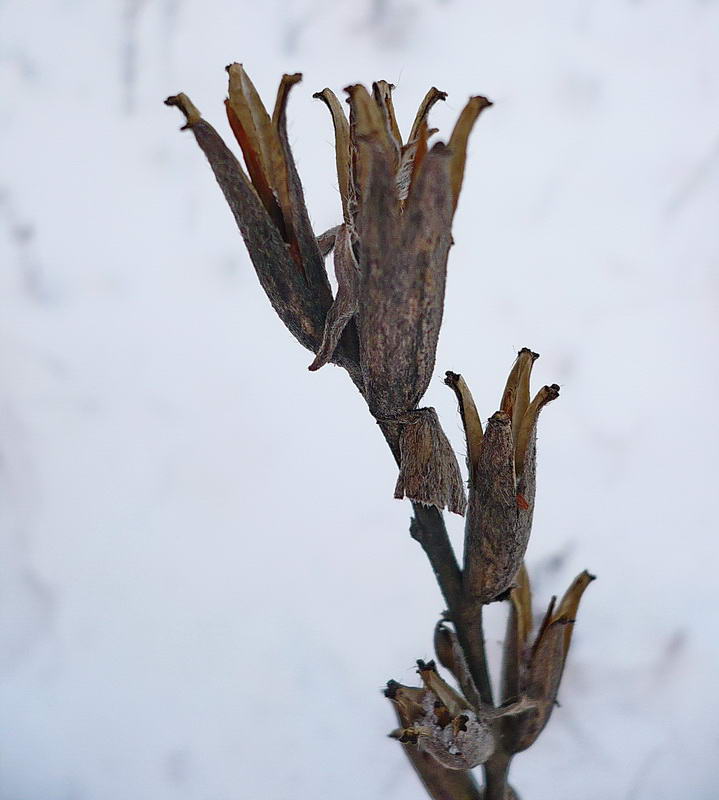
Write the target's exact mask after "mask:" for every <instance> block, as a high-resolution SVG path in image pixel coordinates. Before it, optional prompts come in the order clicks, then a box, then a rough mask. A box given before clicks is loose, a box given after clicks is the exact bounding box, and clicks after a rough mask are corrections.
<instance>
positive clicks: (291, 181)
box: [272, 73, 359, 364]
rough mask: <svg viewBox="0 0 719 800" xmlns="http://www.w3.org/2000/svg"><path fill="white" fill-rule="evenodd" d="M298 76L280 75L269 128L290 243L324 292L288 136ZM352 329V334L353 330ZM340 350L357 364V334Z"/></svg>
mask: <svg viewBox="0 0 719 800" xmlns="http://www.w3.org/2000/svg"><path fill="white" fill-rule="evenodd" d="M301 80H302V75H301V74H300V73H295V74H294V75H283V76H282V80H281V81H280V86H279V88H278V90H277V100H276V102H275V108H274V111H273V112H272V128H273V130H274V134H275V137H276V139H277V142H278V144H279V150H280V152H281V155H282V161H283V163H284V164H285V166H286V171H285V175H286V185H287V200H286V203H287V205H286V206H283V209H282V210H283V215H284V217H285V219H286V220H289V229H288V232H289V233H290V234H291V235H292V237H293V240H292V241H291V242H290V246H291V248H293V249H294V248H296V249H297V251H298V252H299V254H300V257H301V262H302V268H303V270H304V273H305V278H306V279H307V282H308V283H309V285H310V286H311V287H316V288H317V289H318V290H319V291H321V292H322V293H323V294H324V293H325V292H327V291H331V290H330V287H329V281H328V280H327V273H326V271H325V265H324V258H323V256H322V254H321V253H320V249H319V247H318V243H317V239H316V238H315V234H314V231H313V230H312V224H311V223H310V218H309V214H308V213H307V205H306V203H305V196H304V192H303V190H302V182H301V181H300V176H299V175H298V174H297V167H296V166H295V159H294V156H293V155H292V148H291V147H290V143H289V141H288V138H287V114H286V110H287V99H288V97H289V93H290V89H291V88H292V87H293V86H295V85H296V84H297V83H299V82H300V81H301ZM348 333H349V332H348ZM352 333H353V334H354V331H352ZM343 351H344V355H345V356H346V357H347V358H348V359H350V360H353V361H355V362H357V364H359V342H358V340H357V336H356V334H354V337H353V338H352V337H349V336H345V338H344V340H343Z"/></svg>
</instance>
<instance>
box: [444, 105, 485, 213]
mask: <svg viewBox="0 0 719 800" xmlns="http://www.w3.org/2000/svg"><path fill="white" fill-rule="evenodd" d="M491 105H492V103H491V102H490V101H489V100H487V98H486V97H472V98H470V99H469V101H468V102H467V105H466V106H465V107H464V108H463V109H462V113H461V114H460V115H459V119H458V120H457V123H456V125H455V126H454V130H453V131H452V136H451V137H450V140H449V149H450V150H451V151H452V199H453V208H457V201H458V200H459V193H460V191H461V190H462V181H463V180H464V165H465V162H466V160H467V141H468V140H469V134H470V133H471V132H472V128H473V127H474V123H475V122H476V121H477V117H478V116H479V115H480V114H481V113H482V111H483V110H484V109H485V108H489V106H491Z"/></svg>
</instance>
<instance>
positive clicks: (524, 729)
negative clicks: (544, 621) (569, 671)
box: [513, 617, 568, 753]
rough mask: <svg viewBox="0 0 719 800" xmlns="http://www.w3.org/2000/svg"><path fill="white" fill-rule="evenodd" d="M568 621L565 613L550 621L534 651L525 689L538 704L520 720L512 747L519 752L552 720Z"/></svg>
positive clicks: (529, 696) (531, 742) (532, 741)
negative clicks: (563, 615)
mask: <svg viewBox="0 0 719 800" xmlns="http://www.w3.org/2000/svg"><path fill="white" fill-rule="evenodd" d="M567 622H568V620H566V619H565V618H564V617H562V618H560V619H557V620H554V621H553V622H551V623H550V624H549V625H548V626H547V628H546V629H545V630H544V632H543V634H542V636H541V639H540V640H539V642H538V643H537V646H536V649H535V651H534V653H533V654H532V660H531V663H530V665H529V677H528V681H527V686H526V688H525V693H526V696H527V697H528V698H530V699H532V700H535V701H536V702H537V707H536V709H535V710H534V711H530V712H528V713H527V714H526V715H525V716H524V717H523V718H521V719H520V721H519V725H518V735H517V740H516V742H515V744H514V747H513V750H514V752H516V753H518V752H520V751H521V750H526V749H527V747H529V746H530V745H531V744H533V743H534V741H535V740H536V738H537V736H539V734H540V733H541V732H542V730H543V728H544V726H545V725H546V724H547V722H549V717H550V716H551V714H552V710H553V709H554V703H555V700H556V699H557V691H558V689H559V682H560V680H561V677H562V668H563V664H564V657H563V642H564V627H565V625H566V624H567Z"/></svg>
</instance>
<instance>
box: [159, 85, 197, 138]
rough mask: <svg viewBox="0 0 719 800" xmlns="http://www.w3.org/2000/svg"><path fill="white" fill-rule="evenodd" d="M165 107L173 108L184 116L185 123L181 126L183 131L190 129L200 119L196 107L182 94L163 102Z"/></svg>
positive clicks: (172, 96)
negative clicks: (177, 109)
mask: <svg viewBox="0 0 719 800" xmlns="http://www.w3.org/2000/svg"><path fill="white" fill-rule="evenodd" d="M165 105H166V106H175V107H176V108H179V109H180V111H182V113H183V114H184V115H185V119H186V123H185V125H183V126H182V130H183V131H184V130H187V128H191V127H192V126H193V125H195V124H196V123H198V122H199V121H200V120H201V119H202V115H201V114H200V112H199V110H198V109H197V106H196V105H195V104H194V103H193V102H192V100H190V98H189V97H188V96H187V95H186V94H185V93H184V92H180V93H179V94H175V95H171V96H170V97H168V98H167V99H166V100H165Z"/></svg>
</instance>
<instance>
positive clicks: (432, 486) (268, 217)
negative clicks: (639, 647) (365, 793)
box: [165, 64, 593, 800]
mask: <svg viewBox="0 0 719 800" xmlns="http://www.w3.org/2000/svg"><path fill="white" fill-rule="evenodd" d="M227 72H228V74H229V92H228V98H227V99H226V100H225V107H226V112H227V118H228V122H229V125H230V128H231V130H232V132H233V134H234V135H235V137H236V139H237V141H238V143H239V146H240V148H241V150H242V154H243V157H244V163H245V166H244V168H243V166H242V165H241V164H240V162H239V161H238V159H237V158H236V157H235V156H234V154H233V153H232V151H231V150H230V149H229V148H228V147H227V145H226V144H225V143H224V141H223V140H222V138H221V137H220V135H219V134H218V133H217V131H216V130H215V129H214V128H213V127H212V126H211V125H209V124H208V123H207V122H206V121H205V120H204V119H203V118H202V116H201V115H200V113H199V111H198V110H197V108H195V106H194V105H193V104H192V102H191V101H190V99H189V98H188V97H187V96H186V95H184V94H179V95H176V96H174V97H169V98H168V99H167V100H166V101H165V102H166V103H167V104H168V105H173V106H177V107H178V108H179V109H180V110H181V111H182V112H183V114H184V115H185V118H186V124H185V126H184V127H185V128H187V129H189V130H190V131H191V132H192V133H193V134H194V136H195V139H196V140H197V143H198V144H199V146H200V148H201V149H202V150H203V152H204V153H205V155H206V156H207V160H208V161H209V163H210V166H211V167H212V170H213V172H214V174H215V177H216V179H217V182H218V183H219V185H220V188H221V189H222V191H223V193H224V195H225V198H226V200H227V203H228V205H229V207H230V209H231V211H232V213H233V215H234V217H235V221H236V222H237V225H238V227H239V229H240V232H241V234H242V236H243V238H244V240H245V244H246V245H247V249H248V251H249V254H250V258H251V260H252V263H253V265H254V267H255V270H256V272H257V276H258V278H259V280H260V283H261V284H262V287H263V288H264V290H265V292H266V293H267V296H268V298H269V300H270V302H271V303H272V306H273V307H274V309H275V311H276V312H277V314H278V315H279V317H280V319H281V320H282V321H283V322H284V323H285V325H286V326H287V328H288V329H289V330H290V332H291V333H292V334H293V335H294V336H295V338H296V339H297V340H298V341H299V342H300V344H302V345H304V346H305V347H306V348H308V349H309V350H311V351H312V353H313V354H314V358H313V360H312V363H311V364H310V365H309V368H310V369H311V370H317V369H320V368H321V367H322V366H324V365H325V364H327V363H333V364H336V365H338V366H340V367H343V368H344V369H345V370H346V371H347V372H348V374H349V376H350V378H351V379H352V381H353V382H354V384H355V386H356V387H357V388H358V389H359V391H360V392H361V394H362V396H363V397H364V398H365V400H366V401H367V406H368V408H369V411H370V414H371V415H372V416H373V417H374V418H375V420H376V421H377V423H378V425H379V427H380V429H381V431H382V433H383V435H384V437H385V439H386V440H387V443H388V445H389V447H390V450H391V451H392V455H393V456H394V458H395V460H396V462H397V465H398V468H399V474H398V478H397V483H396V486H395V488H394V496H395V497H397V498H403V497H406V498H408V499H409V500H410V501H411V502H412V506H413V511H414V515H413V518H412V521H411V525H410V532H411V535H412V536H413V538H414V539H416V540H417V541H418V542H419V543H420V545H421V546H422V547H423V549H424V550H425V552H426V554H427V557H428V558H429V561H430V564H431V566H432V569H433V571H434V574H435V577H436V579H437V582H438V584H439V588H440V590H441V592H442V595H443V597H444V600H445V603H446V606H447V610H446V611H445V613H444V614H443V616H442V619H441V620H440V621H439V622H438V623H437V624H436V626H435V630H434V648H435V651H436V653H437V660H438V661H439V663H440V665H441V666H442V667H444V668H445V669H446V670H447V672H448V673H449V674H450V675H451V676H452V678H453V679H454V681H455V682H456V687H455V686H452V685H450V683H448V682H447V681H446V680H445V679H444V678H442V677H441V675H440V673H439V671H438V668H437V665H436V664H435V662H433V661H431V662H429V663H425V662H423V661H418V662H417V665H418V673H419V676H420V679H421V686H418V687H411V686H402V685H401V684H399V683H397V682H396V681H389V683H388V684H387V688H386V690H385V695H386V697H387V698H389V700H390V701H391V702H392V704H393V705H394V709H395V711H396V716H397V720H398V723H399V727H397V729H396V730H394V731H393V732H392V734H391V736H393V737H394V738H396V739H398V740H399V742H401V743H402V746H403V747H404V749H405V752H406V754H407V756H408V758H409V760H410V761H411V763H412V765H413V766H414V768H415V770H416V771H417V774H418V775H419V778H420V779H421V781H422V783H423V784H424V786H425V788H426V790H427V792H428V794H429V795H430V796H431V797H432V798H435V800H478V798H484V800H508V798H514V797H516V796H517V795H516V793H515V792H514V790H513V789H512V788H511V787H510V786H509V783H508V778H507V776H508V771H509V766H510V762H511V760H512V758H513V756H514V755H515V754H516V753H519V752H521V751H522V750H525V749H526V748H528V747H529V746H530V745H531V744H532V743H533V742H534V741H535V740H536V738H537V737H538V736H539V734H540V733H541V731H542V729H543V728H544V726H545V725H546V724H547V722H548V720H549V717H550V715H551V713H552V709H553V708H554V706H555V704H556V697H557V691H558V689H559V682H560V680H561V677H562V672H563V670H564V666H565V663H566V659H567V651H568V649H569V645H570V642H571V637H572V630H573V627H574V624H575V618H576V614H577V609H578V606H579V602H580V599H581V597H582V594H583V592H584V590H585V589H586V587H587V586H588V584H589V583H590V582H591V580H592V579H593V576H592V575H590V574H589V573H588V572H583V573H581V574H580V575H579V576H578V577H577V578H576V579H575V580H574V582H573V583H572V585H571V586H570V587H569V589H568V590H567V592H566V593H565V595H564V596H563V598H562V599H561V600H560V601H559V603H557V602H556V599H555V598H553V599H552V601H551V603H550V605H549V608H548V609H547V611H546V613H545V614H544V617H543V620H542V622H541V624H540V625H539V626H538V629H537V630H536V632H534V634H533V631H532V629H533V620H534V616H533V611H532V595H531V590H530V584H529V575H528V574H527V570H526V568H525V566H524V555H525V552H526V549H527V544H528V542H529V536H530V532H531V527H532V516H533V511H534V503H535V483H536V430H537V422H538V418H539V413H540V411H541V410H542V409H543V408H544V406H545V405H547V404H548V403H549V402H551V401H552V400H554V399H556V398H557V396H558V395H559V387H558V386H556V385H551V386H544V387H543V388H541V389H540V390H539V391H538V392H537V394H536V395H535V396H534V398H533V399H532V397H531V394H530V375H531V372H532V366H533V364H534V362H535V361H536V359H537V358H538V356H537V354H536V353H533V352H532V351H531V350H529V349H527V348H524V349H522V350H520V351H519V354H518V356H517V359H516V361H515V363H514V365H513V366H512V369H511V371H510V373H509V377H508V378H507V382H506V386H505V389H504V392H503V393H502V394H501V400H500V403H499V409H498V410H497V411H496V413H494V414H493V415H492V416H491V417H490V418H489V420H488V421H487V423H486V426H485V427H484V428H483V426H482V423H481V421H480V416H479V413H478V411H477V407H476V405H475V402H474V400H473V398H472V395H471V393H470V390H469V388H468V386H467V383H466V382H465V380H464V379H463V378H462V376H461V375H459V374H457V373H454V372H447V373H446V379H445V383H446V384H447V385H448V386H449V387H450V388H451V389H452V390H453V391H454V392H455V394H456V396H457V401H458V404H459V412H460V415H461V419H462V424H463V426H464V431H465V435H466V445H467V473H468V476H467V483H466V485H467V491H465V482H464V480H463V478H462V472H461V470H460V467H459V464H458V463H457V459H456V457H455V454H454V451H453V449H452V447H451V446H450V443H449V441H448V439H447V437H446V435H445V433H444V431H443V430H442V427H441V425H440V421H439V418H438V416H437V413H436V412H435V410H434V409H433V408H419V407H418V406H419V403H420V401H421V400H422V397H423V395H424V393H425V391H426V390H427V387H428V385H429V382H430V379H431V378H432V374H433V371H434V367H435V351H436V347H437V340H438V337H439V331H440V326H441V322H442V314H443V310H444V289H445V278H446V270H447V256H448V253H449V249H450V245H451V243H452V234H451V227H452V219H453V217H454V213H455V210H456V208H457V201H458V199H459V195H460V190H461V188H462V182H463V177H464V165H465V156H466V151H467V141H468V137H469V135H470V133H471V131H472V128H473V127H474V124H475V122H476V121H477V118H478V117H479V115H480V114H481V113H482V111H483V110H484V109H486V108H487V107H489V106H490V105H491V103H490V102H489V101H488V100H487V99H486V98H484V97H479V96H478V97H472V98H470V100H469V101H468V102H467V104H466V105H465V107H464V109H463V110H462V112H461V114H460V116H459V119H458V120H457V123H456V125H455V127H454V130H453V131H452V133H451V135H450V137H449V140H448V141H447V142H446V143H442V142H437V143H435V144H433V145H431V146H430V138H431V137H432V136H433V135H434V134H435V133H436V132H437V131H436V130H435V129H432V128H430V127H429V121H428V119H429V113H430V111H431V109H432V106H433V105H434V104H435V103H437V102H438V101H440V100H444V99H445V97H446V95H445V93H444V92H440V91H439V90H437V89H435V88H432V89H430V90H429V92H427V95H426V96H425V98H424V100H423V101H422V103H421V104H420V107H419V110H418V111H417V115H416V117H415V119H414V122H413V124H412V127H411V130H410V133H409V135H408V136H407V138H406V140H405V139H403V137H402V135H401V133H400V129H399V126H398V123H397V120H396V118H395V113H394V108H393V105H392V90H393V88H394V87H393V86H391V85H390V84H388V83H387V82H385V81H378V82H376V83H374V84H372V90H371V92H370V91H369V90H367V89H366V88H365V87H364V86H362V85H353V86H349V87H347V89H346V90H345V91H346V93H347V96H348V97H347V101H348V104H349V117H348V116H346V115H345V112H344V110H343V107H342V104H341V103H340V101H339V100H338V98H337V96H336V95H335V94H334V93H333V92H332V91H331V90H330V89H323V90H322V91H321V92H318V93H316V94H315V95H314V96H315V97H316V98H318V99H320V100H321V101H323V102H324V103H325V105H326V106H327V108H328V109H329V112H330V114H331V118H332V123H333V126H334V132H335V152H336V164H337V179H338V184H339V190H340V197H341V201H342V209H341V212H342V219H341V222H339V224H338V225H336V226H335V227H334V228H332V229H330V230H328V231H326V232H324V233H321V234H319V235H317V234H316V233H315V231H313V229H312V226H311V224H310V219H309V215H308V213H307V209H306V206H305V202H304V195H303V191H302V184H301V182H300V179H299V175H298V174H297V170H296V169H295V163H294V159H293V156H292V151H291V149H290V146H289V143H288V140H287V130H286V106H287V100H288V96H289V92H290V89H291V88H292V87H293V86H294V85H295V84H296V83H298V82H299V81H300V79H301V75H299V74H295V75H285V76H283V78H282V80H281V82H280V87H279V90H278V93H277V99H276V102H275V106H274V110H273V111H272V114H270V113H269V112H268V111H267V110H266V108H265V106H264V105H263V103H262V101H261V99H260V97H259V95H258V93H257V91H256V89H255V87H254V86H253V84H252V82H251V81H250V79H249V77H248V76H247V73H246V72H245V70H244V69H243V67H242V65H241V64H232V65H230V66H229V67H227ZM330 253H332V254H333V260H334V271H335V276H336V280H337V291H336V292H335V293H334V296H333V292H332V290H331V287H330V282H329V280H328V278H327V273H326V271H325V264H324V261H325V257H327V256H328V255H329V254H330ZM445 509H446V510H448V511H450V512H453V513H455V514H460V515H463V516H465V521H466V524H465V544H464V562H463V566H462V567H461V568H460V566H459V564H458V562H457V558H456V556H455V554H454V552H453V550H452V546H451V544H450V541H449V537H448V535H447V530H446V527H445V524H444V520H443V517H442V512H443V510H445ZM495 601H504V602H506V603H507V604H508V605H509V617H508V623H507V631H506V636H505V641H504V658H503V663H502V674H501V679H500V686H501V690H500V691H501V695H500V697H499V698H497V699H496V700H495V698H494V697H493V692H492V685H491V681H490V676H489V671H488V668H487V659H486V654H485V646H484V635H483V630H482V608H483V606H484V605H486V604H488V603H492V602H495ZM480 765H481V766H482V767H483V773H484V775H483V777H484V780H483V786H481V787H480V785H479V784H478V783H477V781H476V780H475V777H474V775H473V773H472V771H471V770H472V769H473V768H475V767H478V766H480Z"/></svg>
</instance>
